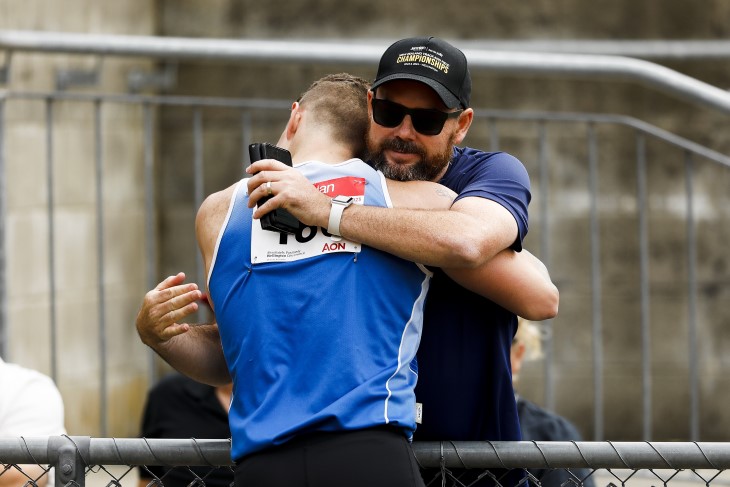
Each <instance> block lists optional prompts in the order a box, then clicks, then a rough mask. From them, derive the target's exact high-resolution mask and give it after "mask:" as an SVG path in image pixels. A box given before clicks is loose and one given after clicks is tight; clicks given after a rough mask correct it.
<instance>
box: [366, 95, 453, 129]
mask: <svg viewBox="0 0 730 487" xmlns="http://www.w3.org/2000/svg"><path fill="white" fill-rule="evenodd" d="M458 113H461V112H460V111H459V112H458ZM406 115H410V116H411V123H412V124H413V128H414V129H416V132H418V133H420V134H423V135H438V134H440V133H441V130H442V129H443V128H444V124H445V123H446V120H447V119H448V118H449V117H450V116H452V113H447V112H442V111H440V110H433V109H430V108H406V107H404V106H403V105H400V104H398V103H395V102H392V101H389V100H382V99H379V98H373V119H374V120H375V123H377V124H378V125H382V126H383V127H388V128H393V127H397V126H398V125H400V124H401V122H402V121H403V118H405V116H406Z"/></svg>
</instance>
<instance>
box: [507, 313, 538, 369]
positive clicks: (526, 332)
mask: <svg viewBox="0 0 730 487" xmlns="http://www.w3.org/2000/svg"><path fill="white" fill-rule="evenodd" d="M514 343H515V344H517V343H522V344H524V345H525V360H539V359H541V358H543V353H542V336H541V333H540V329H539V328H538V327H537V325H535V324H534V323H533V322H531V321H528V320H526V319H524V318H521V317H519V316H518V317H517V332H516V333H515V338H514Z"/></svg>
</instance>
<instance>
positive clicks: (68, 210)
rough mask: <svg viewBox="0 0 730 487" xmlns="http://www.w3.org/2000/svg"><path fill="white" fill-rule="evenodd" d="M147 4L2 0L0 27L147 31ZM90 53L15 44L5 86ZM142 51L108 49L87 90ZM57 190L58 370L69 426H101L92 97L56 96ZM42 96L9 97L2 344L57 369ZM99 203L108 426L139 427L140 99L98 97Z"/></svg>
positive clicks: (88, 61) (50, 75)
mask: <svg viewBox="0 0 730 487" xmlns="http://www.w3.org/2000/svg"><path fill="white" fill-rule="evenodd" d="M155 18H156V14H155V10H154V4H152V3H150V2H145V1H127V2H95V1H93V0H72V1H67V2H66V1H64V2H54V1H40V0H38V1H36V0H31V1H22V2H21V1H7V0H3V1H2V2H0V29H8V30H47V31H61V32H64V31H65V32H104V33H118V34H138V35H149V34H153V33H154V29H155V25H156V24H155ZM96 64H97V60H96V59H93V58H91V57H88V56H59V55H39V54H19V53H15V54H14V55H13V57H12V64H11V76H10V81H9V83H8V85H7V86H3V88H7V89H8V90H9V91H14V92H19V91H39V92H47V91H53V90H54V89H55V79H56V75H57V73H58V72H59V71H61V70H69V69H77V70H91V69H93V68H94V67H95V66H96ZM143 68H149V62H147V61H144V60H142V61H140V60H112V59H108V60H104V62H103V70H102V74H101V78H100V83H99V84H98V85H97V86H94V87H93V88H81V89H77V90H76V91H81V92H83V91H86V92H89V91H91V90H92V89H93V90H99V91H106V92H119V91H124V90H126V76H127V73H128V72H129V71H130V70H131V69H143ZM53 111H54V115H53V123H52V127H53V142H52V144H53V150H52V154H53V172H54V176H55V178H54V185H53V198H54V202H55V205H54V231H55V237H56V244H55V246H54V256H55V266H54V269H55V275H56V278H55V281H56V282H55V295H56V298H57V306H56V323H57V347H56V348H57V354H58V359H57V371H56V382H57V385H58V387H59V389H60V391H61V394H62V396H63V399H64V402H65V407H66V426H67V429H68V431H69V433H70V434H75V435H92V436H99V435H100V434H102V430H101V420H100V417H101V414H102V412H101V408H100V393H99V391H100V384H101V378H100V370H101V367H102V357H101V354H100V352H99V351H98V350H99V335H100V331H99V323H100V310H99V301H100V300H99V294H100V291H99V283H98V272H99V259H98V254H97V245H98V239H97V228H98V227H97V214H96V202H97V197H96V190H95V184H96V182H95V181H96V172H95V171H96V168H95V154H94V135H93V134H94V106H93V104H92V103H82V102H60V103H55V104H54V106H53ZM45 117H46V106H45V103H44V102H43V100H40V101H30V100H28V101H26V100H18V99H10V100H9V101H7V102H6V106H5V126H6V132H5V143H6V147H5V154H6V168H7V171H6V181H7V182H8V184H7V195H6V202H7V215H6V224H7V226H6V232H7V239H6V246H7V251H8V256H9V257H8V261H7V273H8V277H7V283H8V284H7V290H8V296H7V298H8V310H7V312H8V329H7V334H8V342H9V347H8V356H7V357H6V360H9V361H13V362H17V363H20V364H23V365H25V366H28V367H32V368H35V369H38V370H40V371H42V372H44V373H46V374H48V375H51V374H53V365H52V359H51V357H52V354H51V325H50V323H51V307H50V296H51V293H50V281H49V265H50V264H49V249H48V237H49V227H48V209H47V208H48V194H49V193H48V185H47V177H48V176H47V174H48V172H47V167H46V153H47V150H48V145H47V142H46V141H47V133H46V118H45ZM101 124H102V127H103V130H102V139H103V146H102V154H103V161H104V164H103V169H102V170H103V174H104V179H103V191H104V194H105V196H104V199H103V207H104V220H105V228H104V239H105V245H104V254H105V258H104V261H103V265H104V267H105V278H104V283H103V284H104V297H105V304H106V311H105V319H106V326H105V329H106V334H107V342H108V351H107V353H106V357H105V360H106V363H107V368H108V372H109V373H108V378H107V381H108V382H107V402H108V407H107V415H108V418H107V422H108V430H107V431H106V434H107V435H114V436H135V435H136V434H137V432H138V428H139V413H140V410H141V407H142V401H143V399H144V393H145V391H146V387H147V376H148V373H147V364H148V359H147V351H146V350H145V348H144V347H143V346H142V345H141V344H140V343H139V339H138V338H137V335H136V331H135V330H134V326H133V322H134V316H135V315H136V311H137V308H138V306H139V302H140V299H141V298H140V297H141V296H142V295H143V294H144V292H145V289H146V280H145V278H146V276H145V275H144V273H145V268H144V265H130V263H143V262H144V254H143V251H144V245H143V242H144V240H143V238H144V195H143V193H142V191H143V185H142V181H143V178H142V167H143V166H142V161H143V156H142V143H141V141H142V138H141V136H140V135H141V133H142V129H141V127H142V117H141V112H140V110H139V109H134V108H130V107H125V106H120V105H106V106H104V107H103V108H102V112H101Z"/></svg>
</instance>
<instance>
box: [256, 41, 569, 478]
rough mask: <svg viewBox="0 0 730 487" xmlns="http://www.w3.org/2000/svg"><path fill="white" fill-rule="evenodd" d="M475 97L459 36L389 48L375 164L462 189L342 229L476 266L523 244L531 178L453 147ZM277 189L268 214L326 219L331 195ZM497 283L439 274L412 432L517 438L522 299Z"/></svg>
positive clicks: (351, 212) (411, 255)
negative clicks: (485, 290)
mask: <svg viewBox="0 0 730 487" xmlns="http://www.w3.org/2000/svg"><path fill="white" fill-rule="evenodd" d="M470 95H471V78H470V74H469V70H468V67H467V61H466V57H465V55H464V54H463V53H462V52H461V51H460V50H459V49H457V48H455V47H454V46H452V45H451V44H449V43H447V42H445V41H443V40H441V39H438V38H434V37H417V38H409V39H403V40H400V41H397V42H395V43H394V44H392V45H391V46H390V47H389V48H388V49H387V50H386V51H385V53H384V54H383V56H382V58H381V60H380V64H379V67H378V73H377V75H376V78H375V81H374V82H373V84H372V87H371V91H370V92H369V93H368V108H369V111H370V116H371V123H370V127H369V131H368V136H367V145H368V151H369V154H368V156H369V160H370V161H371V163H372V164H373V165H374V166H375V167H376V168H377V169H380V170H381V171H382V172H383V173H384V174H385V176H386V177H388V178H391V179H397V180H413V179H420V180H429V181H436V182H440V183H441V184H443V185H444V186H447V187H449V188H450V189H452V190H454V191H455V192H456V193H458V197H457V199H456V200H455V202H454V204H453V206H452V207H451V209H450V210H447V211H441V212H433V211H430V212H423V211H417V210H406V209H390V210H383V209H380V208H369V207H362V206H359V207H357V208H355V207H352V206H351V207H350V208H348V209H346V210H345V211H344V212H342V213H341V214H340V215H339V216H340V218H341V221H340V231H341V233H342V235H343V236H346V237H347V238H349V239H351V240H354V241H358V242H362V243H363V244H366V245H370V246H372V247H376V248H379V249H381V250H385V251H387V252H390V253H393V254H395V255H398V256H399V257H403V258H406V259H410V260H414V261H417V262H421V263H424V264H427V265H432V266H438V267H451V268H455V267H462V268H473V267H477V266H479V265H481V264H483V263H484V262H486V261H488V260H490V259H491V258H492V257H494V256H495V255H496V254H497V253H498V252H500V251H502V250H504V249H507V248H511V249H513V250H515V251H517V252H519V251H520V250H522V240H523V238H524V237H525V235H526V233H527V225H528V220H527V206H528V203H529V201H530V182H529V177H528V174H527V172H526V170H525V168H524V166H523V165H522V163H521V162H520V161H519V160H517V159H516V158H514V157H512V156H511V155H509V154H506V153H503V152H496V153H487V152H482V151H478V150H475V149H471V148H466V147H464V148H462V147H456V145H458V144H460V143H461V142H462V141H463V140H464V137H465V136H466V134H467V132H468V130H469V127H470V126H471V123H472V121H473V117H474V113H473V110H472V109H471V108H469V101H470ZM270 168H271V169H272V170H273V169H279V168H280V167H277V166H276V165H275V164H272V165H271V167H270ZM283 173H284V171H282V176H281V178H282V180H281V182H284V180H285V179H286V178H285V176H284V174H283ZM273 177H276V176H275V173H273V172H272V173H271V174H270V175H267V179H269V180H271V178H273ZM283 186H284V185H283V184H277V187H278V188H283ZM301 189H304V188H301ZM252 191H253V188H252ZM277 193H281V194H280V197H279V198H278V199H276V200H272V201H271V206H270V207H266V208H265V209H263V210H261V211H262V212H264V211H269V210H270V209H273V207H279V206H281V207H284V208H287V209H288V210H289V211H290V212H292V213H293V214H295V215H296V216H297V217H298V218H299V219H300V220H301V221H302V222H303V223H305V224H307V225H320V226H326V225H327V219H328V217H329V215H330V213H331V210H330V207H333V205H331V203H330V200H329V199H328V198H322V196H321V195H317V194H315V193H316V192H311V191H309V192H306V195H305V193H304V192H299V193H295V192H292V191H287V192H282V191H281V190H277ZM450 275H451V276H452V277H454V273H453V272H451V273H450ZM499 286H500V283H499V282H498V281H497V280H495V282H494V294H493V296H490V297H491V300H490V299H486V298H483V297H481V296H478V295H476V294H474V293H472V292H470V291H467V290H466V289H464V288H463V287H461V286H459V285H458V284H456V282H455V281H453V280H452V279H451V278H450V277H448V276H447V275H446V274H445V273H444V272H442V271H441V270H437V271H436V273H435V276H434V279H433V281H432V284H431V288H430V291H429V293H428V297H427V301H426V309H425V317H424V318H425V319H424V333H423V337H422V340H421V345H420V348H419V351H418V369H419V379H418V384H417V388H416V398H417V401H418V402H419V407H422V410H421V411H420V413H421V414H422V423H421V424H420V425H419V426H418V429H417V431H416V433H415V437H414V438H415V439H416V440H506V441H510V440H519V439H520V428H519V422H518V417H517V409H516V406H515V400H514V392H513V389H512V381H511V376H510V347H511V343H512V338H513V336H514V333H515V330H516V326H517V320H516V316H515V314H514V312H515V311H516V309H515V306H513V305H514V304H515V303H517V301H519V299H520V296H514V295H512V296H505V295H504V292H503V290H500V289H499ZM496 302H499V303H500V305H498V304H496ZM506 308H509V309H511V310H512V311H508V309H506ZM517 312H519V313H520V314H521V315H523V313H522V312H520V311H517ZM530 312H531V314H532V316H531V317H529V319H532V320H543V319H548V318H551V317H553V316H554V315H555V314H556V313H557V301H556V302H555V303H554V307H547V308H545V307H542V308H540V309H535V310H530ZM523 316H524V315H523ZM497 475H499V474H497ZM488 477H489V476H488ZM486 481H487V482H488V481H489V479H486ZM502 481H503V482H504V481H506V483H508V484H509V483H513V482H512V481H511V479H502ZM503 485H504V483H503Z"/></svg>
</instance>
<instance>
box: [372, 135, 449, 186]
mask: <svg viewBox="0 0 730 487" xmlns="http://www.w3.org/2000/svg"><path fill="white" fill-rule="evenodd" d="M386 150H392V151H395V152H402V153H410V154H416V155H418V156H419V159H418V161H416V162H415V163H413V164H391V163H389V162H388V160H387V159H386V158H385V151H386ZM453 154H454V134H452V135H451V136H450V137H449V140H448V142H447V144H446V147H445V148H444V150H443V151H442V152H439V153H436V154H428V153H427V152H426V149H425V148H424V147H422V146H421V145H419V144H417V143H415V142H408V141H405V140H403V139H401V138H399V137H394V138H392V139H384V140H382V141H381V142H380V144H378V143H376V142H375V141H374V140H373V139H372V138H371V137H370V133H368V136H367V153H366V155H367V160H369V161H370V163H371V164H372V166H373V167H374V168H375V169H377V170H379V171H380V172H382V173H383V175H384V176H385V177H386V178H388V179H394V180H396V181H435V180H436V178H438V176H439V175H440V174H441V172H442V171H443V170H444V168H445V167H446V166H448V164H449V162H451V158H452V157H453Z"/></svg>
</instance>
